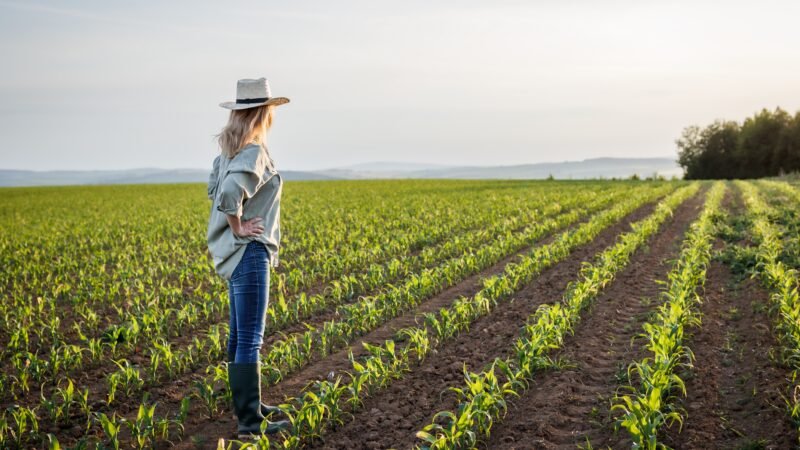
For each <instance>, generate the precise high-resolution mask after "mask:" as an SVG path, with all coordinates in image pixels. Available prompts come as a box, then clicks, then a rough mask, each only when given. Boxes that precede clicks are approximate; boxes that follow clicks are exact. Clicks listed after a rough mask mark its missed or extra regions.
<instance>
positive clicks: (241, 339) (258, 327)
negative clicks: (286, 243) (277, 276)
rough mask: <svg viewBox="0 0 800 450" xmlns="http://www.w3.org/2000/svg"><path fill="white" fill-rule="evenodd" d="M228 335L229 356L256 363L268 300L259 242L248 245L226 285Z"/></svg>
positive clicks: (264, 259) (263, 253)
mask: <svg viewBox="0 0 800 450" xmlns="http://www.w3.org/2000/svg"><path fill="white" fill-rule="evenodd" d="M228 288H229V290H230V314H231V321H230V333H229V335H228V355H229V357H232V358H233V359H232V361H233V362H235V363H257V362H259V361H260V355H259V351H260V350H261V345H262V344H263V343H264V326H265V325H266V319H267V303H268V301H269V251H268V250H267V247H266V246H265V245H264V244H262V243H261V242H258V241H251V242H249V243H248V244H247V248H246V249H245V251H244V255H243V256H242V260H241V261H239V264H238V265H237V266H236V269H234V271H233V274H232V275H231V279H230V281H229V282H228Z"/></svg>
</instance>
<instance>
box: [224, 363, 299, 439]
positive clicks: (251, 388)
mask: <svg viewBox="0 0 800 450" xmlns="http://www.w3.org/2000/svg"><path fill="white" fill-rule="evenodd" d="M259 366H260V364H259V363H229V364H228V378H229V382H230V385H231V396H232V397H233V411H234V412H235V413H236V418H237V421H238V435H239V439H248V438H252V437H258V436H260V435H261V423H262V422H264V421H265V420H266V419H265V418H264V415H263V414H261V370H260V367H259ZM289 427H290V424H289V422H287V421H285V420H281V421H278V422H270V421H268V420H267V426H266V430H264V432H265V433H266V434H273V433H277V432H280V431H283V430H288V429H289Z"/></svg>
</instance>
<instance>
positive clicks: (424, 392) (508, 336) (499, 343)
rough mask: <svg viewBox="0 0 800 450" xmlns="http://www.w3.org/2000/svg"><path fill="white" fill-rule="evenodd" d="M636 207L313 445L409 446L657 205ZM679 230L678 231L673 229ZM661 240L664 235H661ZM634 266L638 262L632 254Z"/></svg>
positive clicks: (682, 215)
mask: <svg viewBox="0 0 800 450" xmlns="http://www.w3.org/2000/svg"><path fill="white" fill-rule="evenodd" d="M702 198H703V197H702V194H699V195H695V196H694V197H692V198H690V199H688V200H687V201H685V202H684V203H683V204H682V205H681V206H679V207H678V208H677V210H676V213H675V216H674V217H673V219H672V220H670V221H668V223H667V224H665V225H664V228H663V229H662V231H661V232H659V235H661V234H663V233H664V231H663V230H670V229H673V228H677V229H680V228H681V227H683V226H685V224H686V223H688V220H689V219H688V217H689V216H692V215H694V214H695V211H696V209H697V205H698V204H700V203H701V202H702ZM649 206H650V207H649V209H648V210H647V211H645V210H643V209H641V208H640V209H639V210H637V211H636V212H635V213H634V214H632V215H629V216H628V217H626V218H625V219H624V220H623V221H621V222H619V223H617V224H615V225H613V226H611V227H609V228H607V229H606V230H604V231H603V232H602V233H600V235H599V236H598V237H597V238H596V239H595V240H594V241H592V242H591V243H590V244H588V245H585V246H582V247H580V248H579V249H576V250H575V251H574V252H573V253H572V254H571V255H570V256H569V257H568V258H567V259H566V260H564V261H562V262H561V263H558V264H556V265H555V266H553V267H551V268H549V269H547V270H545V271H544V272H543V273H542V274H541V275H540V276H539V277H538V278H537V279H536V280H535V281H533V282H532V283H530V284H529V285H527V286H525V287H524V288H523V289H522V290H521V291H519V292H517V294H516V295H514V296H513V298H512V300H511V301H510V302H506V303H503V304H502V305H500V306H499V307H497V308H495V310H494V311H492V312H491V313H490V314H489V315H488V316H485V317H483V318H481V319H479V320H478V321H476V322H475V323H474V324H473V326H472V327H471V331H470V332H468V333H464V334H462V335H461V336H459V337H457V338H456V339H455V340H453V341H450V342H448V343H446V344H445V345H444V347H442V348H441V349H440V350H439V352H438V354H432V355H430V356H429V357H428V358H426V359H425V361H423V362H422V364H421V365H420V366H417V367H414V368H412V371H411V372H410V373H408V374H406V375H405V377H404V378H402V379H400V380H397V381H395V382H394V383H392V385H391V386H390V387H389V388H387V389H386V390H385V391H382V392H379V393H377V394H376V395H375V396H373V397H372V398H369V399H367V400H366V401H365V402H364V407H363V408H362V409H361V410H360V411H359V412H357V413H356V414H355V417H354V420H352V421H350V422H348V423H346V424H345V425H344V426H342V427H340V428H339V429H338V430H335V431H332V432H329V433H328V434H326V435H325V436H324V441H322V442H317V443H315V445H311V446H309V447H310V448H326V449H341V448H352V449H356V448H365V449H377V448H408V447H411V446H413V445H414V444H415V443H416V438H415V433H416V431H418V430H419V429H421V428H422V427H423V426H424V425H426V424H427V423H429V421H430V419H431V417H432V416H433V414H435V413H436V412H438V411H441V410H444V409H452V408H455V407H456V403H455V398H454V396H452V395H448V394H446V389H447V387H448V386H451V385H453V384H458V383H460V382H461V381H462V380H463V366H464V364H465V363H466V364H467V367H468V368H469V369H470V370H473V371H474V370H478V369H480V368H482V367H483V366H484V365H486V364H488V363H490V362H491V361H492V360H494V358H495V357H497V356H501V357H503V356H507V355H508V354H509V351H510V349H511V346H512V344H513V342H514V340H515V339H516V338H517V337H518V336H519V331H520V328H521V327H522V326H524V324H525V322H526V319H527V318H528V316H529V315H530V314H531V313H532V312H533V311H534V310H535V309H536V307H538V306H539V305H540V304H543V303H550V302H554V301H557V300H559V299H560V298H561V296H562V294H563V292H564V289H565V288H566V285H567V283H568V282H569V281H571V280H574V279H575V278H576V277H577V275H578V273H579V271H580V268H581V265H582V264H583V262H584V261H587V260H591V259H593V258H594V256H595V255H596V254H597V253H599V252H601V251H602V250H604V249H605V248H607V247H608V246H609V245H611V244H613V243H614V242H615V239H616V236H618V235H619V234H621V233H623V232H626V231H629V230H630V224H631V223H633V222H635V221H637V220H639V219H642V218H644V217H646V216H647V215H648V214H649V213H650V212H652V210H653V206H654V205H653V204H651V205H649ZM675 232H677V231H675ZM659 239H660V238H659ZM631 265H632V266H637V265H639V264H637V260H636V259H633V260H632V263H631Z"/></svg>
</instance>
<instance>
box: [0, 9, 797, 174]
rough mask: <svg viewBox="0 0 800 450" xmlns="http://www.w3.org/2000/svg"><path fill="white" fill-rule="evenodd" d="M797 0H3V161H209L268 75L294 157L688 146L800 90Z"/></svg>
mask: <svg viewBox="0 0 800 450" xmlns="http://www.w3.org/2000/svg"><path fill="white" fill-rule="evenodd" d="M798 17H800V2H796V1H788V0H787V1H760V2H753V1H748V2H735V1H713V2H712V1H686V2H666V1H664V2H651V1H642V0H639V1H589V0H584V1H575V0H567V1H556V0H553V1H485V0H484V1H458V2H456V1H453V2H443V1H441V2H440V1H437V2H431V1H422V0H411V1H403V2H391V3H390V2H380V1H374V0H373V1H358V2H354V1H336V2H332V1H314V2H310V1H309V2H303V1H293V2H286V1H281V2H277V1H265V0H261V1H252V2H244V1H237V2H233V1H231V2H219V1H214V2H211V1H170V2H155V1H137V2H109V1H60V2H55V1H51V2H41V1H35V0H34V1H22V0H19V1H4V0H0V60H1V61H2V62H3V63H2V66H3V68H2V70H0V168H2V169H42V170H52V169H65V170H75V169H125V168H134V167H162V168H178V167H185V168H208V167H209V166H210V163H211V160H212V159H213V157H214V155H215V152H216V146H215V144H214V142H213V140H212V138H211V136H212V135H213V134H214V133H217V132H218V131H219V129H220V127H221V126H222V125H223V124H224V123H225V120H226V117H227V110H224V109H222V108H220V107H219V106H218V103H219V102H222V101H226V100H233V99H234V95H235V87H236V80H237V79H239V78H257V77H260V76H265V77H267V78H268V79H269V80H270V83H271V86H272V91H273V94H274V95H280V96H287V97H289V98H291V100H292V102H291V103H290V104H288V105H285V106H281V107H279V108H278V114H277V115H276V122H275V127H274V129H273V132H272V134H271V136H270V149H271V151H272V153H273V156H274V159H275V161H276V163H277V164H278V167H279V168H284V169H320V168H328V167H333V166H340V165H346V164H353V163H360V162H367V161H387V160H390V161H406V162H423V163H439V164H465V165H484V164H520V163H530V162H543V161H563V160H575V159H583V158H589V157H595V156H630V157H634V156H671V155H673V154H674V152H675V145H674V139H675V138H676V137H678V136H679V133H680V131H681V129H682V128H683V127H684V126H686V125H689V124H693V123H700V124H705V123H708V122H710V121H712V120H714V119H715V118H729V119H736V120H740V119H742V118H743V117H745V116H747V115H750V114H752V113H753V112H755V111H757V110H758V109H760V108H761V107H768V108H774V107H775V106H781V107H783V108H785V109H788V110H790V111H791V112H794V111H797V110H798V109H800V81H798V80H799V79H800V78H798V76H799V74H800V52H798V51H797V45H798V43H800V27H798V26H797V23H796V21H797V18H798Z"/></svg>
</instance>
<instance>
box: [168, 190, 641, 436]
mask: <svg viewBox="0 0 800 450" xmlns="http://www.w3.org/2000/svg"><path fill="white" fill-rule="evenodd" d="M653 208H654V204H648V205H644V206H642V207H640V208H638V209H637V210H636V211H634V212H633V213H631V214H630V215H628V216H627V217H625V218H624V219H623V220H622V221H620V222H619V223H617V224H615V225H613V226H611V227H609V228H608V229H606V230H604V231H603V232H602V233H601V234H600V236H598V238H597V239H595V240H594V241H593V242H591V243H590V244H588V245H585V246H583V247H580V248H578V249H576V250H575V251H574V252H573V254H572V255H570V257H569V258H567V260H565V261H563V262H562V263H560V264H557V265H556V266H554V267H552V268H550V269H549V270H546V271H545V272H544V273H543V274H542V275H541V276H540V277H539V278H538V281H537V282H536V284H537V285H538V286H540V287H541V288H542V289H546V292H549V293H550V295H545V296H542V297H541V298H539V299H538V300H537V304H538V303H544V302H548V301H552V300H553V299H554V298H557V296H560V295H561V292H562V291H563V289H564V287H565V286H566V283H567V282H568V281H569V280H571V279H573V278H574V277H575V274H576V273H577V271H578V270H579V268H580V267H581V264H582V262H583V261H585V260H586V259H587V258H591V257H592V256H594V255H595V254H596V253H598V252H599V251H601V250H602V249H604V248H605V247H606V246H608V245H609V244H611V243H612V242H613V240H614V238H615V236H617V235H618V234H620V233H621V232H624V231H627V230H629V229H630V224H631V223H633V222H635V221H637V220H640V219H641V218H643V217H646V216H647V215H648V214H650V213H651V212H652V211H653ZM548 240H549V239H546V240H544V241H542V242H539V243H537V244H535V245H542V243H544V242H547V241H548ZM529 251H530V248H526V249H524V250H523V251H521V252H518V253H515V254H514V255H511V256H508V257H506V258H504V259H503V260H502V261H500V262H498V263H497V264H495V265H493V266H492V267H490V268H488V269H486V270H484V271H482V272H480V273H478V274H476V275H473V276H471V277H468V278H467V279H465V280H463V281H462V282H460V283H458V284H456V285H455V286H452V287H450V288H448V289H446V290H444V291H443V292H441V293H439V294H438V295H436V296H434V297H431V298H430V299H428V300H426V301H425V302H424V303H423V304H422V305H421V306H420V307H419V308H417V309H416V310H415V311H412V312H409V313H407V314H405V315H403V316H400V317H398V318H395V319H393V320H391V321H389V322H387V323H386V324H384V325H382V326H381V327H379V328H378V329H376V330H374V331H373V332H371V333H369V334H367V335H365V336H364V337H362V338H361V339H359V340H358V341H357V342H355V343H354V344H353V345H351V346H350V347H349V348H347V349H344V350H341V351H339V352H336V353H333V354H332V355H329V356H328V357H327V358H325V359H323V360H320V361H317V362H315V363H312V364H311V365H309V366H307V367H305V368H304V369H301V370H300V371H299V372H297V373H295V374H294V375H292V376H290V377H289V378H287V379H286V380H284V381H282V382H281V383H279V384H277V385H276V386H273V387H271V388H270V389H268V390H265V392H263V393H262V397H263V398H264V401H266V402H267V403H271V404H275V403H280V402H283V401H284V400H285V399H286V398H287V397H291V396H294V395H297V394H298V393H299V392H300V391H301V390H302V389H303V388H304V387H305V386H307V385H308V384H309V383H311V382H313V381H315V380H320V379H324V378H325V377H327V376H328V374H329V373H330V372H331V371H333V372H334V373H338V372H341V371H343V370H349V369H350V363H349V360H348V351H350V350H352V351H353V353H354V355H360V354H363V353H364V350H363V347H362V345H361V342H370V343H376V342H382V341H383V340H385V339H389V338H391V337H392V336H393V334H394V333H395V332H396V331H397V330H398V329H400V328H403V327H406V326H409V325H413V324H414V323H415V320H416V318H417V316H418V315H419V314H421V313H424V312H428V311H434V310H437V309H438V308H440V307H442V306H445V305H449V304H450V303H452V301H453V300H454V299H456V298H458V297H459V296H461V295H464V296H471V295H473V294H474V293H475V292H477V291H478V290H479V289H480V287H481V280H482V279H483V278H486V277H489V276H491V275H494V274H497V273H500V272H501V271H502V270H503V268H504V267H505V265H506V264H507V263H508V262H511V261H513V260H516V259H518V258H519V256H520V255H521V254H524V253H527V252H529ZM540 290H541V289H540ZM531 291H532V288H531V286H529V287H527V288H526V289H524V290H523V291H522V292H520V293H519V294H518V296H517V297H520V295H524V293H525V292H527V293H528V294H527V295H528V296H530V295H531V294H532V292H531ZM537 297H538V296H537ZM523 298H524V297H523ZM533 307H535V305H532V304H526V303H525V302H519V301H514V300H513V299H512V301H511V302H509V303H508V304H507V305H506V307H505V308H498V309H497V310H495V311H494V313H493V314H491V315H490V317H491V318H492V319H491V320H481V321H478V322H477V323H476V324H475V325H474V328H473V330H480V332H479V333H477V332H474V331H473V332H472V333H469V334H468V335H469V336H472V338H471V339H467V337H466V336H464V337H463V340H462V339H457V340H456V341H453V342H450V343H448V344H446V345H445V348H442V349H440V350H439V353H438V354H436V355H431V356H430V357H429V358H428V359H427V360H426V361H424V362H423V364H422V365H421V366H420V367H417V368H413V371H412V372H411V373H409V374H407V376H406V378H404V379H401V380H398V381H397V382H395V383H394V385H393V386H392V387H390V388H389V389H387V390H386V391H383V392H380V393H378V394H376V395H375V396H374V397H373V398H370V399H367V400H366V401H365V406H364V408H362V409H361V410H360V412H357V413H356V416H355V418H354V419H355V420H354V421H352V422H350V423H349V424H346V425H345V426H344V427H343V428H341V429H340V430H339V431H334V432H332V433H330V434H329V436H328V437H326V442H327V443H330V446H329V448H359V446H360V445H361V443H363V442H365V440H364V439H363V432H362V431H360V430H353V431H352V432H349V431H348V430H349V429H351V428H355V427H354V424H356V423H360V422H363V421H364V420H363V418H362V417H367V416H369V419H370V420H369V422H370V423H373V424H377V425H376V426H375V427H374V428H375V429H376V430H378V431H379V434H383V435H384V436H393V435H392V434H387V432H388V431H389V430H387V429H386V426H384V427H381V426H380V425H379V422H376V420H373V419H377V418H378V417H374V418H373V415H374V413H375V412H376V411H377V412H378V413H379V415H380V417H381V419H382V420H381V421H385V420H390V421H391V422H390V423H391V426H392V428H393V429H395V430H399V429H400V427H401V426H405V427H406V428H407V430H406V431H407V432H410V433H411V435H412V437H413V432H412V431H411V429H410V428H411V427H412V426H413V425H411V423H412V422H414V421H413V420H411V419H410V417H409V416H410V415H411V414H412V412H414V411H413V410H414V408H413V407H411V406H410V405H408V406H406V407H404V406H403V405H397V403H398V400H399V401H401V403H404V402H405V400H407V399H408V396H407V395H405V392H415V396H416V397H418V398H427V397H428V396H430V394H429V393H428V392H427V389H424V384H425V383H424V382H425V381H437V380H440V381H442V382H444V383H446V384H447V383H453V382H455V381H456V380H457V379H460V377H461V373H462V372H461V371H462V364H461V363H460V362H458V361H459V360H460V358H459V356H458V355H459V352H460V351H461V352H463V351H465V350H466V351H467V352H469V353H473V352H472V351H471V350H474V351H475V352H474V353H475V354H474V356H475V357H477V358H480V359H481V361H483V360H486V359H487V358H489V357H494V356H495V354H496V352H495V351H494V350H499V349H501V348H503V347H506V346H508V345H509V344H510V343H511V342H512V339H513V338H514V337H516V335H517V333H518V326H520V325H521V324H524V322H525V319H526V318H527V316H528V314H530V312H531V311H532V309H533ZM509 323H511V324H514V325H509ZM477 341H480V342H482V343H483V344H484V345H485V344H487V343H488V342H491V345H490V346H485V347H481V346H480V345H477V344H476V342H477ZM451 353H452V355H451ZM478 364H480V362H479V363H476V364H475V366H478ZM420 379H421V380H420ZM415 383H416V384H415ZM418 384H419V385H418ZM417 389H422V390H421V391H419V392H417ZM435 389H436V388H435ZM440 390H441V387H440V388H438V390H436V392H435V393H434V394H433V396H438V394H439V391H440ZM382 402H383V403H385V402H391V403H392V404H393V405H396V406H399V407H397V408H388V407H386V408H384V407H377V408H376V405H381V403H382ZM416 416H418V417H417V418H418V419H420V420H421V418H422V415H420V414H419V412H418V411H417V414H416ZM428 417H429V416H426V418H428ZM395 420H396V421H395ZM234 429H235V420H234V419H232V418H231V417H229V416H228V415H225V416H224V417H220V418H219V420H217V421H215V422H211V423H210V422H208V420H207V419H204V420H198V421H197V422H196V423H194V424H191V423H190V424H188V425H187V434H189V435H194V436H195V439H194V442H191V440H185V441H184V442H182V443H180V444H178V447H179V448H209V447H210V446H211V444H212V443H213V441H214V439H215V438H216V437H219V436H223V437H229V436H230V435H231V432H232V430H234ZM353 433H354V434H353ZM373 433H374V432H373ZM347 436H356V437H357V440H356V441H355V442H357V443H358V444H356V445H355V447H352V445H354V444H353V443H351V442H349V438H347ZM341 437H344V440H343V442H341V443H338V442H337V441H336V439H337V438H341ZM391 439H393V438H391ZM391 439H390V440H388V441H382V442H391ZM369 448H380V444H378V447H369Z"/></svg>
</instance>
